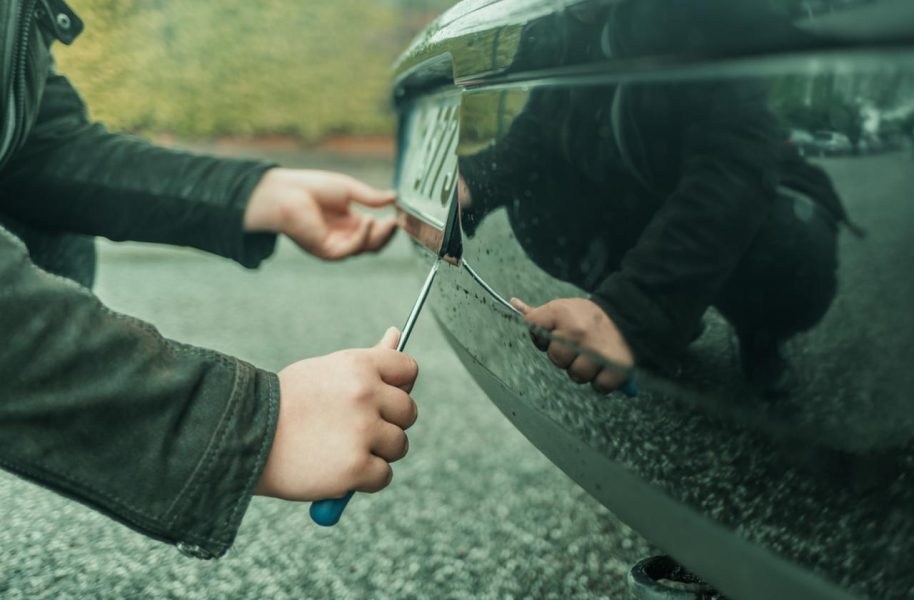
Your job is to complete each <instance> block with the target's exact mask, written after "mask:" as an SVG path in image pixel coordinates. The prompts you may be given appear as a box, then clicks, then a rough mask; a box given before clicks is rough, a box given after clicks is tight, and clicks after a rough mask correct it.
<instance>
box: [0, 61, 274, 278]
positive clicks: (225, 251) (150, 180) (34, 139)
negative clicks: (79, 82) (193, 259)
mask: <svg viewBox="0 0 914 600" xmlns="http://www.w3.org/2000/svg"><path fill="white" fill-rule="evenodd" d="M272 166H274V165H272V164H269V163H263V162H257V161H247V160H238V159H227V158H214V157H208V156H198V155H194V154H191V153H188V152H182V151H177V150H170V149H165V148H160V147H157V146H155V145H153V144H151V143H149V142H147V141H145V140H142V139H140V138H137V137H134V136H130V135H124V134H113V133H110V132H108V131H107V130H106V129H105V128H104V127H103V126H102V125H100V124H97V123H91V122H90V121H89V119H88V116H87V113H86V107H85V105H84V103H83V101H82V99H81V98H80V97H79V95H78V94H77V92H76V90H75V89H74V88H73V87H72V86H71V85H70V83H69V82H68V81H67V80H66V78H64V77H62V76H60V75H57V74H54V73H51V74H50V75H49V76H48V78H47V82H46V85H45V90H44V95H43V98H42V102H41V106H40V109H39V111H38V116H37V121H36V123H35V125H34V127H33V128H32V130H31V133H30V134H29V137H28V138H27V140H26V142H25V144H24V145H23V147H22V148H20V149H19V151H18V152H17V153H16V155H15V156H14V157H13V158H12V160H11V161H10V163H9V164H8V165H7V166H6V167H5V168H4V170H3V173H2V176H0V208H2V211H3V212H4V213H5V214H7V215H9V216H10V217H12V218H14V219H17V220H19V221H21V222H22V223H25V224H27V225H31V226H34V227H39V228H43V229H49V230H58V231H67V232H71V233H85V234H91V235H101V236H104V237H107V238H110V239H112V240H116V241H124V240H132V241H143V242H159V243H167V244H174V245H183V246H192V247H195V248H199V249H201V250H205V251H208V252H212V253H215V254H218V255H221V256H225V257H228V258H232V259H234V260H236V261H238V262H239V263H241V264H242V265H244V266H247V267H255V266H257V265H258V264H259V263H260V262H261V261H262V260H263V259H264V258H266V257H268V256H269V255H270V254H271V253H272V251H273V249H274V247H275V243H276V236H275V235H272V234H263V233H258V234H246V233H245V232H244V231H243V228H242V221H243V217H244V210H245V207H246V206H247V202H248V199H249V198H250V195H251V192H252V191H253V189H254V187H255V186H256V185H257V183H258V181H259V180H260V177H261V176H262V174H263V172H264V171H265V170H267V169H269V168H270V167H272Z"/></svg>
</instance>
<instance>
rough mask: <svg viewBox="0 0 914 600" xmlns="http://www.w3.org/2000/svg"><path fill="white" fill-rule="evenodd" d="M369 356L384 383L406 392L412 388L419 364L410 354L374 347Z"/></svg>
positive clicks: (417, 374)
mask: <svg viewBox="0 0 914 600" xmlns="http://www.w3.org/2000/svg"><path fill="white" fill-rule="evenodd" d="M371 358H372V361H374V365H375V368H377V370H378V374H379V375H380V376H381V380H382V381H384V383H386V384H388V385H392V386H394V387H398V388H400V389H402V390H404V391H406V392H409V391H410V390H412V387H413V384H414V383H415V382H416V377H418V376H419V365H418V364H416V361H415V360H413V358H412V357H411V356H409V355H408V354H405V353H403V352H396V351H393V350H382V349H375V350H373V351H372V352H371Z"/></svg>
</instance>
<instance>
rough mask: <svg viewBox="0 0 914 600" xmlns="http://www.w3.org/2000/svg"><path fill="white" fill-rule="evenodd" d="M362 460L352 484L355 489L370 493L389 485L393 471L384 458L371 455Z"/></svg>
mask: <svg viewBox="0 0 914 600" xmlns="http://www.w3.org/2000/svg"><path fill="white" fill-rule="evenodd" d="M362 460H363V463H362V464H361V468H360V469H358V470H357V475H356V484H355V485H354V486H353V488H354V489H355V490H356V491H358V492H367V493H369V494H372V493H374V492H380V491H381V490H383V489H384V488H386V487H387V486H388V485H390V482H391V480H392V479H393V477H394V472H393V469H391V468H390V465H389V464H387V461H386V460H384V459H383V458H380V457H377V456H371V455H368V456H366V457H365V458H364V459H362Z"/></svg>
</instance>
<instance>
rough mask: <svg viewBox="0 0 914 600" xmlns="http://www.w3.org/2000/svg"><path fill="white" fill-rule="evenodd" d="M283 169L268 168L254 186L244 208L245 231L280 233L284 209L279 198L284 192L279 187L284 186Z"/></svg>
mask: <svg viewBox="0 0 914 600" xmlns="http://www.w3.org/2000/svg"><path fill="white" fill-rule="evenodd" d="M282 171H284V169H281V168H279V167H273V168H270V169H267V170H266V171H264V172H263V175H261V177H260V181H258V182H257V185H256V186H254V189H253V191H251V195H250V197H249V199H248V203H247V206H246V207H245V210H244V220H243V222H242V223H243V227H244V231H246V232H255V231H268V232H272V233H280V230H281V228H282V214H281V213H282V210H281V206H280V202H279V199H280V198H281V197H282V193H281V192H280V191H279V188H281V187H282Z"/></svg>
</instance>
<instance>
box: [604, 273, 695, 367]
mask: <svg viewBox="0 0 914 600" xmlns="http://www.w3.org/2000/svg"><path fill="white" fill-rule="evenodd" d="M590 299H591V300H592V301H593V302H594V303H596V304H597V306H599V307H600V308H602V309H603V312H605V313H606V314H607V315H608V316H609V318H610V319H611V320H612V322H613V323H614V324H615V325H616V327H618V328H619V331H620V332H621V333H622V337H624V338H625V342H626V343H627V344H628V346H629V348H631V350H632V354H634V356H635V363H636V364H637V365H639V366H648V367H654V368H659V369H661V370H663V371H666V372H668V373H675V372H676V371H678V369H679V360H678V353H679V351H680V349H679V348H676V347H675V344H674V343H673V340H671V339H670V336H666V335H664V334H663V330H664V329H666V327H665V326H664V325H663V324H664V323H668V319H667V317H666V316H665V315H663V313H662V310H661V309H660V308H659V307H658V306H657V305H656V304H655V303H654V302H653V301H652V300H651V298H650V297H649V296H648V295H647V294H645V293H643V292H642V291H641V290H640V289H639V288H638V286H637V285H636V284H634V283H633V282H630V281H628V280H626V279H625V278H624V275H623V274H622V273H617V274H615V275H612V276H610V277H609V278H608V279H606V281H604V282H603V283H602V284H601V285H600V286H599V287H598V288H597V289H596V291H595V292H594V293H593V295H592V296H591V298H590ZM648 323H649V324H652V325H653V326H650V325H647V324H648Z"/></svg>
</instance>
